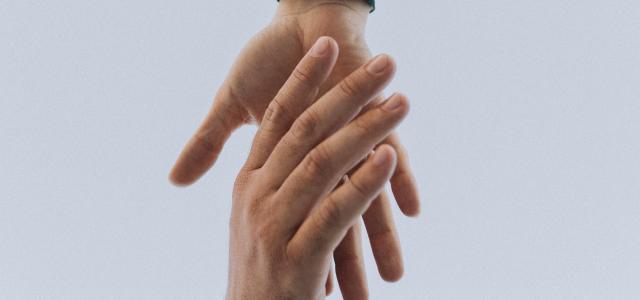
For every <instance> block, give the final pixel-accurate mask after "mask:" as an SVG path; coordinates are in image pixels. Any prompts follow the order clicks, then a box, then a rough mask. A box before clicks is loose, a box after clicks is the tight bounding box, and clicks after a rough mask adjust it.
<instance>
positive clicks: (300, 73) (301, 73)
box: [291, 66, 313, 86]
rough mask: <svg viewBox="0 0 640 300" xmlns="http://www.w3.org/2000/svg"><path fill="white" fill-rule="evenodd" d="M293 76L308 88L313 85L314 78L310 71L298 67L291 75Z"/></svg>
mask: <svg viewBox="0 0 640 300" xmlns="http://www.w3.org/2000/svg"><path fill="white" fill-rule="evenodd" d="M291 76H292V77H293V78H295V79H296V80H297V81H298V82H299V83H301V84H303V85H306V86H310V85H312V83H313V77H312V76H311V73H310V72H309V70H307V69H305V68H303V67H301V66H298V67H296V68H295V69H293V73H291Z"/></svg>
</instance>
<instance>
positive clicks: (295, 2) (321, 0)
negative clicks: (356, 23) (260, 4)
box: [278, 0, 371, 15]
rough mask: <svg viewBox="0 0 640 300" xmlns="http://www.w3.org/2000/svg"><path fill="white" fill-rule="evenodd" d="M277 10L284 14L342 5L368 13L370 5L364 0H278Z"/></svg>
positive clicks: (354, 10) (355, 10)
mask: <svg viewBox="0 0 640 300" xmlns="http://www.w3.org/2000/svg"><path fill="white" fill-rule="evenodd" d="M279 2H280V4H279V5H278V12H279V13H282V14H286V15H290V14H302V13H306V12H308V11H311V10H314V9H322V8H323V7H327V6H332V7H342V8H344V9H348V10H351V11H353V12H355V13H359V14H364V15H368V14H369V12H370V11H371V6H370V5H369V4H367V1H364V0H279Z"/></svg>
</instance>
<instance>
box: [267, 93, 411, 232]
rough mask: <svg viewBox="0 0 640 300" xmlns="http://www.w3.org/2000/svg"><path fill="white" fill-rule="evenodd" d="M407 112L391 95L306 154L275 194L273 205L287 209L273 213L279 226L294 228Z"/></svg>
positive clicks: (403, 100) (405, 105)
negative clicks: (280, 224) (275, 200)
mask: <svg viewBox="0 0 640 300" xmlns="http://www.w3.org/2000/svg"><path fill="white" fill-rule="evenodd" d="M408 110H409V107H408V103H407V99H406V98H405V97H404V96H403V95H401V94H395V95H393V96H391V98H389V100H388V101H386V102H385V103H383V104H381V105H378V107H376V108H375V109H372V110H370V111H368V112H366V113H365V114H363V115H361V116H360V117H358V118H357V119H355V120H354V121H353V122H351V123H350V124H349V125H347V126H345V127H344V128H342V129H340V130H339V131H338V132H336V133H335V134H334V135H332V136H331V137H329V138H328V139H326V140H325V141H324V142H322V143H321V144H320V145H318V146H317V147H315V148H314V149H313V150H311V151H309V152H308V154H307V155H306V156H305V158H304V160H303V161H302V162H301V163H300V164H299V165H298V166H297V167H296V168H295V170H294V171H293V172H292V173H291V175H290V176H289V177H288V178H287V179H286V180H285V182H284V183H283V184H282V186H281V187H280V189H279V190H278V192H277V193H278V194H279V196H278V197H277V198H276V199H279V200H278V201H279V202H277V203H273V205H274V206H283V207H287V208H288V209H287V211H286V214H285V212H282V211H275V212H274V213H275V214H277V215H276V217H277V218H279V219H280V218H281V219H282V220H283V222H282V225H283V226H285V227H289V228H290V229H291V230H294V229H295V228H297V225H298V224H300V223H301V222H302V221H303V220H304V218H305V216H306V215H307V214H308V212H309V211H310V210H311V208H312V207H313V206H314V205H315V203H316V201H317V199H320V198H322V197H323V196H324V195H326V193H328V192H329V191H330V189H331V188H332V187H334V186H335V183H336V182H338V180H339V179H340V178H341V177H342V176H343V174H345V173H346V172H347V171H349V169H351V168H352V167H353V166H355V165H356V164H357V163H358V162H359V161H360V160H361V159H362V157H365V156H366V155H367V153H369V152H370V151H371V149H373V147H375V145H376V144H378V143H379V142H380V141H381V140H382V139H384V138H385V137H386V136H387V135H389V133H390V132H391V130H393V128H394V127H395V126H397V125H398V124H399V123H400V121H401V120H402V119H403V118H404V117H405V116H406V114H407V112H408ZM280 214H283V215H282V216H280Z"/></svg>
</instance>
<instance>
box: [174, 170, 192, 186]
mask: <svg viewBox="0 0 640 300" xmlns="http://www.w3.org/2000/svg"><path fill="white" fill-rule="evenodd" d="M181 174H182V172H180V170H179V168H178V167H177V166H175V167H173V169H171V172H169V181H170V182H171V183H172V184H173V185H174V186H177V187H187V186H189V185H191V184H192V183H193V180H189V179H188V178H186V177H185V176H183V175H181Z"/></svg>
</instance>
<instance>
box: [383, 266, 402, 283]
mask: <svg viewBox="0 0 640 300" xmlns="http://www.w3.org/2000/svg"><path fill="white" fill-rule="evenodd" d="M379 273H380V277H381V278H382V280H384V281H386V282H398V281H400V279H402V276H403V275H404V267H403V265H402V264H400V265H398V266H395V267H393V268H390V269H388V270H385V271H380V272H379Z"/></svg>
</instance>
